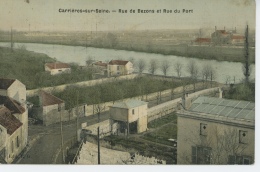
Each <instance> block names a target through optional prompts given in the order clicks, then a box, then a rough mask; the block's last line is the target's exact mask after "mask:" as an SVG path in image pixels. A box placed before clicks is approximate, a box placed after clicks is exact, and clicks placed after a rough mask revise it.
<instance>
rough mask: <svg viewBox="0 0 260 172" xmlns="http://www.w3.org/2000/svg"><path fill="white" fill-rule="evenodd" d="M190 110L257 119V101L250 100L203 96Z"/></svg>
mask: <svg viewBox="0 0 260 172" xmlns="http://www.w3.org/2000/svg"><path fill="white" fill-rule="evenodd" d="M190 111H193V112H200V113H205V114H211V115H215V117H225V118H229V119H239V120H247V121H255V103H252V102H248V101H239V100H229V99H223V98H216V97H204V96H202V97H198V98H197V99H196V100H195V101H194V102H193V103H192V105H191V108H190Z"/></svg>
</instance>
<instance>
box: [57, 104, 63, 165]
mask: <svg viewBox="0 0 260 172" xmlns="http://www.w3.org/2000/svg"><path fill="white" fill-rule="evenodd" d="M58 106H59V107H58V111H59V112H60V135H61V152H62V162H63V163H65V156H64V151H63V132H62V116H61V107H60V104H59V105H58Z"/></svg>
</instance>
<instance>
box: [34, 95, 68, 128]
mask: <svg viewBox="0 0 260 172" xmlns="http://www.w3.org/2000/svg"><path fill="white" fill-rule="evenodd" d="M39 100H40V102H39V104H40V108H39V111H38V113H37V115H38V116H37V117H38V118H39V119H40V120H42V121H43V125H46V126H47V125H50V124H53V123H55V122H58V121H60V114H59V113H61V112H62V111H64V110H65V103H64V101H63V100H61V99H59V98H58V97H56V96H54V95H52V94H49V93H47V92H45V91H40V92H39Z"/></svg>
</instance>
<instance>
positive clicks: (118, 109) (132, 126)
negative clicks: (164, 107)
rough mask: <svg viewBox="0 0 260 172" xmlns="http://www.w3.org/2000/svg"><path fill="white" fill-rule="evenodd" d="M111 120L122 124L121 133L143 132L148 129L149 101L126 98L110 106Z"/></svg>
mask: <svg viewBox="0 0 260 172" xmlns="http://www.w3.org/2000/svg"><path fill="white" fill-rule="evenodd" d="M110 117H111V120H113V121H114V122H117V123H118V124H119V125H120V132H121V133H126V134H130V133H141V132H144V131H146V129H147V102H143V101H140V100H134V99H130V100H126V101H121V102H116V103H115V104H114V105H113V106H111V107H110Z"/></svg>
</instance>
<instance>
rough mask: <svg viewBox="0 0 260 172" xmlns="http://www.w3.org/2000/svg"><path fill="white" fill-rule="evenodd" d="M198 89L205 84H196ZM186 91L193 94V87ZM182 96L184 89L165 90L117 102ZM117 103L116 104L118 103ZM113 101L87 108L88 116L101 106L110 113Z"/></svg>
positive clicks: (188, 86)
mask: <svg viewBox="0 0 260 172" xmlns="http://www.w3.org/2000/svg"><path fill="white" fill-rule="evenodd" d="M196 88H203V83H197V84H196ZM185 91H186V92H191V91H193V85H192V84H190V85H187V86H185ZM172 92H173V94H180V93H183V87H182V86H181V87H177V88H175V89H168V90H164V91H160V92H155V93H151V94H147V95H141V96H136V97H131V98H126V99H122V100H117V101H126V100H129V99H137V100H142V101H147V102H149V101H151V100H155V99H157V97H158V96H159V94H161V97H166V96H170V95H171V94H172ZM117 101H115V102H117ZM115 102H113V101H110V102H105V103H101V104H99V105H96V104H94V105H89V106H87V110H86V111H87V114H86V115H87V116H90V115H93V114H96V113H97V112H96V111H95V108H96V106H101V107H104V108H105V109H104V110H103V111H108V110H109V107H110V106H113V104H114V103H115Z"/></svg>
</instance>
